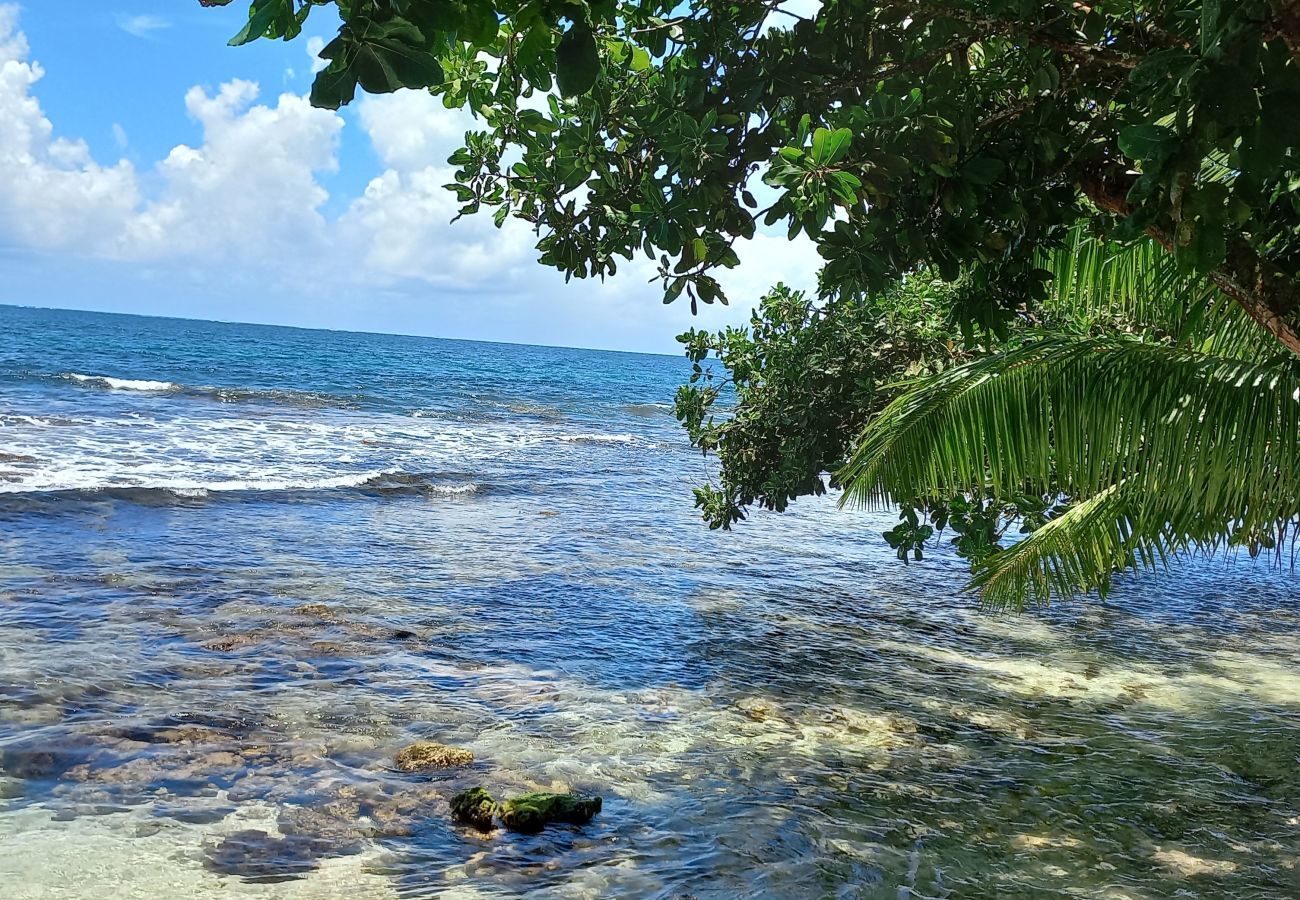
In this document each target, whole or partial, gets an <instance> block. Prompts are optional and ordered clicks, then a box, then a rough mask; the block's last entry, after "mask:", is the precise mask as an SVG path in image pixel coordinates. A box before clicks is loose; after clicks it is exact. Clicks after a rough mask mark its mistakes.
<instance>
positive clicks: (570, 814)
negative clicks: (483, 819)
mask: <svg viewBox="0 0 1300 900" xmlns="http://www.w3.org/2000/svg"><path fill="white" fill-rule="evenodd" d="M600 808H601V799H600V798H599V797H585V796H582V795H581V794H546V793H533V794H523V795H521V796H518V797H514V798H512V799H510V800H507V801H505V802H504V803H502V804H500V806H499V807H498V808H497V814H498V815H499V816H500V817H501V824H502V825H504V826H505V827H506V828H509V829H510V830H511V831H519V832H523V833H524V834H536V833H537V832H539V831H541V830H542V829H543V828H545V827H546V826H547V825H550V824H551V823H552V822H565V823H567V824H570V825H586V824H587V823H588V822H590V821H591V818H592V816H594V815H596V813H598V812H600Z"/></svg>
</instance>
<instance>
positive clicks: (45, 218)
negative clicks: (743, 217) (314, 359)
mask: <svg viewBox="0 0 1300 900" xmlns="http://www.w3.org/2000/svg"><path fill="white" fill-rule="evenodd" d="M108 7H112V8H108ZM246 10H247V4H246V3H240V2H236V3H234V4H232V5H231V6H229V7H225V8H211V9H205V8H202V7H200V6H199V4H198V0H138V2H129V0H128V2H114V3H112V4H106V3H95V2H91V0H31V2H27V3H22V4H14V3H9V2H5V0H0V303H7V304H17V305H23V306H52V307H65V308H73V309H93V310H101V311H108V312H127V313H140V314H147V315H166V316H180V317H185V318H200V319H217V320H224V321H239V322H260V323H267V324H278V325H298V326H304V327H313V328H336V329H347V330H360V331H382V332H392V333H401V334H423V335H432V336H437V337H451V338H472V339H479V340H496V341H513V342H520V343H537V344H557V345H564V346H577V347H598V348H604V349H613V350H643V351H652V352H679V348H678V345H677V344H676V342H675V340H674V337H675V336H676V335H677V334H679V333H681V332H682V331H685V330H686V329H688V328H691V327H697V328H717V327H720V326H721V325H723V324H739V323H743V322H745V321H747V320H748V317H749V310H750V308H751V307H752V305H753V303H754V302H755V301H756V300H757V299H758V297H759V296H761V295H762V293H763V291H764V290H765V289H766V288H767V287H769V286H770V285H771V284H773V283H775V282H776V281H785V282H786V283H788V284H792V285H795V286H798V287H810V286H811V285H812V284H813V283H814V281H815V272H816V269H817V267H818V258H817V255H816V252H815V250H814V249H813V248H812V246H811V245H810V244H809V243H808V242H806V241H804V242H795V243H791V242H789V241H788V240H786V237H785V235H784V233H771V234H768V233H760V234H758V235H756V236H755V238H754V240H753V241H750V242H747V243H745V244H744V245H743V246H738V247H737V250H738V253H739V255H740V257H741V260H742V264H741V266H740V268H739V269H736V270H733V271H731V272H727V273H725V274H724V275H723V277H722V279H721V280H722V282H723V285H724V287H725V288H726V289H727V291H728V294H729V295H730V297H731V300H732V305H731V306H730V307H726V308H724V307H721V306H713V307H701V314H700V315H699V316H692V315H691V312H690V307H689V304H688V303H686V302H677V303H674V304H671V305H667V306H665V305H664V304H663V303H662V302H661V300H662V293H661V290H660V288H659V286H658V284H656V283H650V279H651V277H652V276H653V274H654V270H653V266H652V265H651V263H650V262H649V261H648V260H646V259H645V258H644V257H640V258H638V260H636V261H635V262H632V263H626V264H625V265H624V266H623V267H621V269H620V272H619V274H618V275H617V276H616V277H614V278H611V279H608V280H606V281H605V282H603V283H602V282H600V281H593V280H587V281H581V280H575V281H572V282H570V283H568V284H565V282H564V279H563V276H562V275H561V274H560V273H558V272H556V271H554V270H552V269H549V268H546V267H543V266H541V265H540V264H538V263H537V262H536V252H535V250H534V249H533V245H534V244H535V242H536V237H535V235H533V233H532V232H531V230H530V229H529V228H528V226H527V225H525V224H524V223H521V222H515V221H512V222H508V223H507V225H506V227H505V228H503V229H500V230H498V229H497V228H495V227H494V226H493V225H492V222H491V220H490V217H489V216H488V215H480V216H474V217H468V218H465V219H461V220H460V221H459V222H456V223H454V224H452V223H451V219H452V218H453V216H454V215H455V212H456V204H455V202H454V197H453V196H452V195H451V194H450V193H448V192H447V191H445V190H444V189H443V188H442V185H444V184H446V183H447V182H449V181H451V180H452V179H451V171H452V170H451V167H449V166H448V165H447V163H446V159H447V157H448V156H449V155H450V154H451V152H452V151H453V150H455V149H456V147H458V146H459V144H460V140H461V136H462V135H463V134H464V132H465V130H466V129H467V128H471V127H473V122H472V120H471V119H470V118H469V117H468V115H467V114H465V113H463V112H460V111H453V110H447V109H444V108H443V107H442V104H441V102H440V101H438V100H436V99H435V98H433V97H431V96H429V95H428V94H426V93H423V92H411V91H404V92H401V93H398V94H391V95H386V96H359V98H358V101H357V102H355V103H354V104H353V105H352V106H350V107H349V108H347V109H345V110H343V111H342V112H340V113H335V112H331V111H328V110H319V109H313V108H312V107H311V106H310V104H308V102H307V100H306V94H307V92H308V90H309V88H310V84H311V79H312V76H313V65H314V64H315V63H316V60H315V58H314V51H315V50H316V49H319V47H320V46H321V45H322V44H323V42H324V41H325V40H327V39H328V38H329V37H330V36H331V35H332V33H333V31H334V29H335V28H337V25H338V21H337V17H336V16H335V14H334V13H333V10H332V8H329V7H325V8H321V9H319V10H316V11H315V12H314V13H313V16H312V19H311V20H309V22H308V29H307V33H306V35H304V36H303V37H301V38H299V39H298V40H296V41H293V42H289V43H285V42H278V41H275V42H273V41H257V42H255V43H253V44H250V45H247V46H244V47H237V48H236V47H228V46H226V41H227V40H228V39H229V37H230V36H231V35H233V34H234V33H235V32H237V31H238V30H239V28H240V27H241V26H242V22H243V19H244V17H245V16H246V14H247V13H246ZM331 17H333V18H332V20H331Z"/></svg>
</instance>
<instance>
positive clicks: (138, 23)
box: [117, 13, 172, 39]
mask: <svg viewBox="0 0 1300 900" xmlns="http://www.w3.org/2000/svg"><path fill="white" fill-rule="evenodd" d="M117 27H118V28H120V29H122V30H123V31H125V32H126V33H127V34H131V35H135V36H136V37H138V38H146V39H147V38H152V37H153V36H154V35H155V34H157V33H158V32H159V31H164V30H166V29H168V28H171V27H172V23H171V22H170V21H168V20H167V19H164V18H163V17H162V16H154V15H149V14H142V15H127V14H125V13H118V15H117Z"/></svg>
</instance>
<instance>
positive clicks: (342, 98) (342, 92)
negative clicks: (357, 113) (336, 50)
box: [311, 60, 357, 109]
mask: <svg viewBox="0 0 1300 900" xmlns="http://www.w3.org/2000/svg"><path fill="white" fill-rule="evenodd" d="M356 93H357V76H356V75H355V74H353V72H352V69H351V68H349V67H348V65H347V62H346V61H345V60H335V61H334V62H332V63H330V64H329V65H328V66H326V67H325V68H324V69H322V70H321V71H319V72H317V73H316V80H315V81H313V82H312V85H311V105H312V106H316V107H319V108H321V109H338V108H339V107H342V106H346V105H347V104H349V103H351V102H352V99H353V98H354V97H355V96H356Z"/></svg>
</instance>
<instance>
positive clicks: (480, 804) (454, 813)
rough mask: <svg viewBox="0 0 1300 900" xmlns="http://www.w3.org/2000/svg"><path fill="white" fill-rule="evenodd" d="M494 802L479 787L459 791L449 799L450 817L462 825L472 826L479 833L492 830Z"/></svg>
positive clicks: (490, 796)
mask: <svg viewBox="0 0 1300 900" xmlns="http://www.w3.org/2000/svg"><path fill="white" fill-rule="evenodd" d="M495 812H496V801H495V800H493V799H492V795H491V794H489V793H488V792H487V791H486V790H484V789H483V788H481V787H476V788H470V789H469V790H467V791H461V792H460V793H459V794H457V795H456V796H454V797H452V798H451V817H452V818H453V819H455V820H456V821H457V822H460V823H461V824H463V825H473V826H474V827H475V828H477V829H478V830H479V831H491V830H492V816H493V814H494V813H495Z"/></svg>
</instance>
